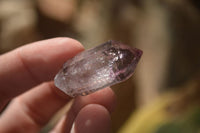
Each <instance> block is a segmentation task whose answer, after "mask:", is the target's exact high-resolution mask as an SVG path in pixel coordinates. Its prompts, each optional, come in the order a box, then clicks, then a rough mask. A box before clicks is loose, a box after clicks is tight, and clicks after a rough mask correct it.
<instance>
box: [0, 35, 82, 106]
mask: <svg viewBox="0 0 200 133" xmlns="http://www.w3.org/2000/svg"><path fill="white" fill-rule="evenodd" d="M82 50H83V47H82V45H81V44H80V43H79V42H78V41H76V40H73V39H70V38H55V39H49V40H44V41H39V42H35V43H32V44H29V45H25V46H23V47H20V48H18V49H16V50H13V51H11V52H9V53H7V54H4V55H1V56H0V105H1V104H2V103H4V102H5V100H6V99H7V100H8V99H11V98H13V97H15V96H17V95H19V94H20V93H22V92H24V91H26V90H28V89H29V88H32V87H33V86H36V85H37V84H40V83H42V82H44V81H49V80H52V79H53V77H54V76H55V74H56V72H57V71H58V70H59V68H60V67H61V66H62V64H63V63H64V62H65V61H66V60H68V59H69V58H72V57H73V56H74V55H76V54H77V53H78V52H80V51H82Z"/></svg>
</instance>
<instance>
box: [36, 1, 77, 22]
mask: <svg viewBox="0 0 200 133" xmlns="http://www.w3.org/2000/svg"><path fill="white" fill-rule="evenodd" d="M37 2H38V7H39V10H40V11H41V12H42V13H44V14H45V15H46V16H48V17H50V18H52V19H55V20H58V21H61V22H66V21H69V20H70V19H72V17H73V15H74V13H75V12H76V10H77V5H76V4H77V3H76V0H59V1H56V0H38V1H37Z"/></svg>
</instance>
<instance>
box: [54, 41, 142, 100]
mask: <svg viewBox="0 0 200 133" xmlns="http://www.w3.org/2000/svg"><path fill="white" fill-rule="evenodd" d="M141 55H142V51H141V50H139V49H136V48H131V47H129V46H127V45H124V44H122V43H119V42H116V41H112V40H111V41H108V42H106V43H104V44H101V45H99V46H97V47H95V48H92V49H89V50H86V51H84V52H81V53H79V54H77V55H76V56H75V57H73V58H72V59H70V60H68V61H67V62H66V63H65V64H64V65H63V68H62V69H61V70H60V71H59V72H58V74H57V75H56V77H55V79H54V81H55V86H56V87H58V88H60V89H61V90H62V91H63V92H65V93H66V94H68V95H69V96H72V97H75V96H78V95H82V96H83V95H88V94H90V93H92V92H95V91H97V90H100V89H103V88H105V87H107V86H111V85H114V84H116V83H119V82H122V81H124V80H126V79H128V78H129V77H130V76H131V75H132V74H133V72H134V70H135V67H136V65H137V63H138V61H139V59H140V57H141Z"/></svg>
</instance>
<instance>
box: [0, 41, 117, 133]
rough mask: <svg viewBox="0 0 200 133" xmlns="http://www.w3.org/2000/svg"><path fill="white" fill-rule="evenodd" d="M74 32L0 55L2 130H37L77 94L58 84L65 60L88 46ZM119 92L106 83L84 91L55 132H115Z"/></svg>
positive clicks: (10, 132)
mask: <svg viewBox="0 0 200 133" xmlns="http://www.w3.org/2000/svg"><path fill="white" fill-rule="evenodd" d="M83 50H84V48H83V46H82V45H81V44H80V43H79V42H78V41H76V40H73V39H70V38H54V39H49V40H44V41H39V42H35V43H32V44H28V45H25V46H23V47H20V48H17V49H15V50H13V51H11V52H8V53H6V54H4V55H1V56H0V109H1V110H2V109H3V108H4V106H5V105H6V104H7V103H8V102H9V101H11V102H10V104H9V105H8V107H7V108H6V109H5V110H4V112H2V114H1V116H0V132H1V133H13V132H15V133H36V132H39V131H40V130H41V128H42V127H43V126H44V125H45V124H47V122H48V121H49V120H50V119H51V117H52V116H53V115H54V114H55V113H56V112H57V111H58V110H59V109H60V108H62V107H63V106H64V105H66V104H67V103H68V102H69V101H70V100H71V98H70V97H69V96H67V95H66V94H64V93H63V92H62V91H60V90H59V89H58V88H56V87H55V86H54V83H53V78H54V76H55V74H56V73H57V72H58V70H59V69H60V68H61V67H62V65H63V63H64V62H66V61H67V60H68V59H70V58H72V57H73V56H75V55H76V54H77V53H79V52H81V51H83ZM114 106H115V94H114V93H113V91H112V90H111V89H110V88H105V89H102V90H100V91H97V92H95V93H93V94H91V95H88V96H83V97H82V96H78V97H76V98H75V99H74V102H73V104H72V106H71V108H70V109H69V111H68V112H67V113H66V115H64V116H63V117H62V119H61V120H60V121H59V122H58V124H57V125H56V126H55V127H54V128H53V129H52V131H51V133H69V132H70V131H71V128H72V125H73V132H75V133H94V132H95V133H109V132H110V122H111V120H110V113H111V112H112V111H113V109H114Z"/></svg>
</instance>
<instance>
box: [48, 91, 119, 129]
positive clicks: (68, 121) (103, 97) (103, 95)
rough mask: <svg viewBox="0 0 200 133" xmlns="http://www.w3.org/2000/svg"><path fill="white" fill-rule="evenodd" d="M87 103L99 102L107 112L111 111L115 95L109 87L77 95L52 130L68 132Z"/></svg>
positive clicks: (114, 102) (113, 106)
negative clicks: (88, 93)
mask: <svg viewBox="0 0 200 133" xmlns="http://www.w3.org/2000/svg"><path fill="white" fill-rule="evenodd" d="M89 104H99V105H101V106H104V107H105V108H106V109H107V110H108V111H109V112H112V111H113V110H114V108H115V104H116V96H115V94H114V92H113V91H112V90H111V89H110V88H105V89H102V90H99V91H97V92H95V93H93V94H90V95H88V96H79V97H77V98H76V99H75V100H74V102H73V104H72V107H71V108H70V110H69V112H68V113H67V114H66V115H65V116H63V118H62V119H61V120H60V122H59V123H58V124H57V125H56V127H55V128H54V129H53V130H52V132H53V133H54V132H55V133H69V132H70V130H71V127H72V124H73V122H74V120H75V119H76V117H77V115H78V114H79V112H80V110H81V109H82V108H84V107H85V106H87V105H89Z"/></svg>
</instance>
